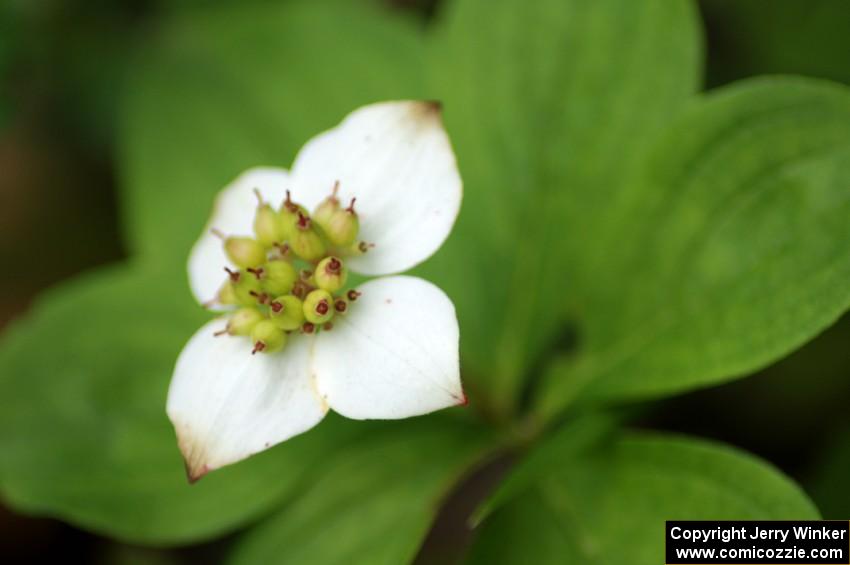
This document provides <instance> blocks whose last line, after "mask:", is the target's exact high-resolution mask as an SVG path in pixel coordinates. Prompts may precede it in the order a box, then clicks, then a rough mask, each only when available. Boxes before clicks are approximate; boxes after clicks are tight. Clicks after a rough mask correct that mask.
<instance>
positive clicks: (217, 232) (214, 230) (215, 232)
mask: <svg viewBox="0 0 850 565" xmlns="http://www.w3.org/2000/svg"><path fill="white" fill-rule="evenodd" d="M210 233H211V234H213V235H214V236H216V237H217V238H219V239H221V240H225V239H227V236H225V235H224V234H223V233H222V231H221V230H220V229H218V228H212V229H211V230H210Z"/></svg>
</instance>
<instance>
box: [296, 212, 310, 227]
mask: <svg viewBox="0 0 850 565" xmlns="http://www.w3.org/2000/svg"><path fill="white" fill-rule="evenodd" d="M295 225H296V226H297V227H298V229H299V230H308V229H310V218H308V217H307V216H305V215H304V214H302V213H301V212H298V222H297V223H296V224H295Z"/></svg>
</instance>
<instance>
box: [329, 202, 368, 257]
mask: <svg viewBox="0 0 850 565" xmlns="http://www.w3.org/2000/svg"><path fill="white" fill-rule="evenodd" d="M355 200H356V199H355V198H352V199H351V204H350V205H349V206H348V208H345V209H344V210H343V209H338V210H337V211H336V212H334V213H333V214H332V215H331V216H330V218H329V219H328V221H327V225H325V224H320V225H321V227H322V229H323V230H324V232H325V235H326V236H327V238H328V241H330V242H331V243H332V244H334V245H336V246H337V247H346V246H348V245H351V244H352V243H354V240H355V239H357V234H358V232H359V231H360V220H359V219H358V217H357V212H355V211H354V201H355Z"/></svg>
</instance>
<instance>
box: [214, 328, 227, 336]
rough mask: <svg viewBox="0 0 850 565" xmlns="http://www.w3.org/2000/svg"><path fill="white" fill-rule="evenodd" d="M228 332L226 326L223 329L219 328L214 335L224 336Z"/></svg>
mask: <svg viewBox="0 0 850 565" xmlns="http://www.w3.org/2000/svg"><path fill="white" fill-rule="evenodd" d="M226 333H227V328H224V329H223V330H218V331H217V332H215V333H214V334H213V337H219V336H223V335H224V334H226Z"/></svg>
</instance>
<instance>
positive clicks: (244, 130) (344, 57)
mask: <svg viewBox="0 0 850 565" xmlns="http://www.w3.org/2000/svg"><path fill="white" fill-rule="evenodd" d="M420 43H421V38H420V36H419V34H418V32H417V30H416V29H415V28H413V27H412V26H410V25H408V22H406V21H405V20H399V19H398V18H393V17H389V16H387V15H385V14H383V13H381V14H378V13H377V12H376V11H374V10H372V9H371V8H366V7H364V6H363V5H360V4H353V3H341V2H336V1H332V2H328V1H324V2H319V1H317V2H288V3H285V4H284V5H282V6H270V5H260V6H250V7H248V6H242V5H240V6H238V7H237V8H236V9H218V10H211V11H208V12H207V13H205V14H203V15H198V14H193V15H191V17H186V18H185V19H178V20H176V21H175V22H173V23H172V25H171V26H170V27H169V28H168V29H167V30H166V31H165V32H163V33H162V36H161V37H160V38H159V41H158V48H157V49H151V50H150V51H149V52H147V53H146V56H145V57H143V58H142V59H141V60H140V62H139V64H138V69H137V70H136V73H135V74H136V79H135V80H134V81H133V82H132V84H131V86H130V87H129V88H128V96H127V99H126V102H125V106H124V112H123V116H124V120H123V126H122V139H123V142H122V145H121V156H122V158H121V162H122V177H123V181H124V182H123V184H124V186H125V195H124V196H125V199H124V214H125V216H126V220H127V224H128V225H129V233H128V235H129V241H130V244H131V246H132V248H133V249H134V250H136V251H138V252H141V253H144V254H147V255H149V257H150V258H153V259H155V260H159V261H169V262H171V263H172V264H182V262H183V261H185V258H186V257H187V256H188V253H189V250H190V249H191V246H192V244H193V243H194V242H195V240H196V239H197V237H198V236H199V234H200V233H201V231H202V229H203V227H204V225H205V223H206V221H207V218H208V215H209V213H210V210H211V209H212V202H213V198H214V197H215V195H216V194H217V193H218V191H219V190H221V189H222V188H223V187H224V186H225V185H226V184H227V183H228V182H230V181H231V180H233V178H235V177H236V176H237V175H238V174H239V173H241V172H242V171H243V170H245V169H247V168H249V167H255V166H260V165H268V166H281V167H285V168H288V167H289V165H290V163H291V162H292V159H293V158H294V157H295V153H296V152H297V150H298V149H299V148H300V147H301V145H303V144H304V143H305V142H306V141H307V140H308V139H309V138H310V137H312V136H313V135H316V134H317V133H320V132H321V131H323V130H324V129H327V128H329V127H332V126H334V125H335V124H336V123H337V122H338V121H339V120H340V119H342V117H344V116H345V115H346V114H347V113H349V112H350V111H352V110H354V109H355V108H357V107H358V106H360V105H362V104H365V103H369V102H375V101H378V100H386V99H393V98H421V97H422V88H421V87H419V86H418V85H419V84H420V82H421V80H420V75H421V63H422V53H421V51H422V48H421V45H420Z"/></svg>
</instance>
